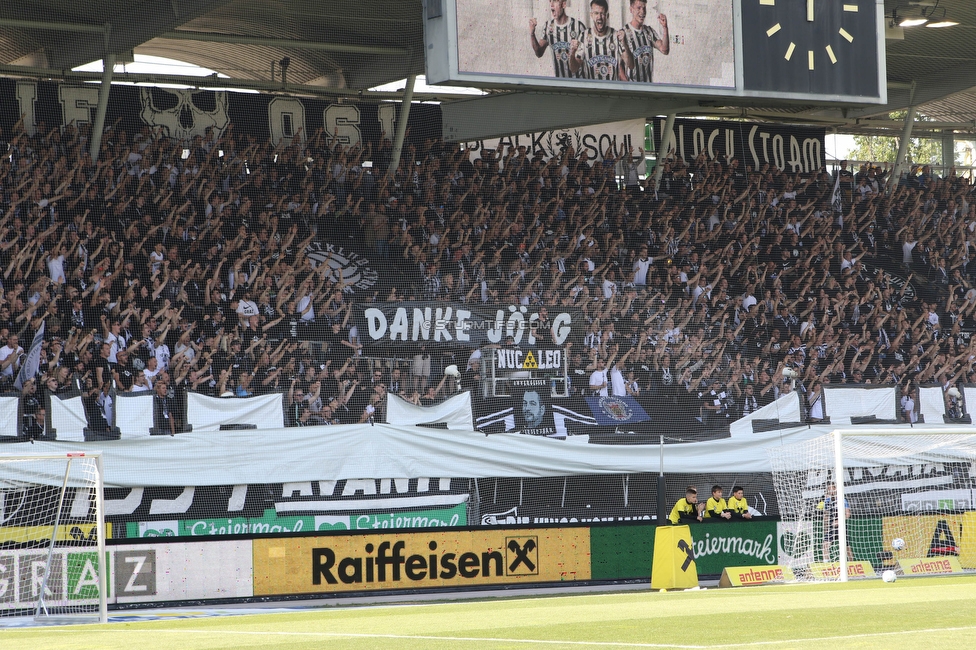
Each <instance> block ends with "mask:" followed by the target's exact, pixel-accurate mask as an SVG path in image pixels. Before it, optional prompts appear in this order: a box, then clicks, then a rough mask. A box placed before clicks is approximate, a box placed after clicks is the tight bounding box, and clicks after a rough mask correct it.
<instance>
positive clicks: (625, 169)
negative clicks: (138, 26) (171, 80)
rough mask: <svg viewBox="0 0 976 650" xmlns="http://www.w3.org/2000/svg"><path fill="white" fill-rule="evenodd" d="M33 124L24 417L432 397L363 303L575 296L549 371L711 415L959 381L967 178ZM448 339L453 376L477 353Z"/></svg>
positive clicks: (435, 394) (20, 323)
mask: <svg viewBox="0 0 976 650" xmlns="http://www.w3.org/2000/svg"><path fill="white" fill-rule="evenodd" d="M38 127H39V128H38V129H37V133H36V134H35V135H28V134H26V133H24V132H23V130H22V129H21V128H20V125H18V126H17V127H16V128H15V129H14V131H13V132H12V133H10V134H7V135H6V137H3V138H2V140H4V141H5V142H2V143H0V148H5V149H6V152H7V153H6V155H5V156H4V157H3V158H2V159H0V214H2V219H0V273H2V274H3V275H2V278H0V281H2V288H3V291H2V295H0V337H2V338H3V339H4V340H5V341H6V344H5V345H4V346H3V347H0V390H3V391H11V390H14V380H15V378H16V377H17V374H18V371H19V369H20V366H21V364H22V363H23V362H24V360H25V354H24V348H25V347H27V346H28V345H29V343H30V341H31V339H32V337H33V336H34V333H35V332H36V331H37V330H38V329H39V328H40V327H41V325H42V323H43V324H44V327H45V330H44V347H43V352H42V357H41V363H40V368H39V370H38V372H37V374H36V376H35V377H33V378H30V379H29V380H28V381H27V382H26V383H25V384H24V386H23V390H22V396H23V399H22V403H23V410H24V413H25V414H27V415H30V414H33V413H35V412H36V411H37V409H38V408H39V407H40V406H41V405H43V404H44V396H45V393H47V392H50V393H61V392H67V391H71V390H80V391H81V393H82V395H83V396H84V398H85V400H86V405H87V408H88V411H89V420H90V421H93V420H98V418H100V417H107V419H109V420H110V419H111V418H110V412H111V400H112V397H111V395H112V393H113V390H117V391H140V390H146V391H153V392H154V393H155V394H156V395H157V396H158V397H159V399H160V400H162V401H163V406H164V408H166V409H170V410H172V408H171V407H170V406H167V404H169V403H168V402H165V400H167V399H169V400H173V399H174V397H175V396H177V395H179V393H180V391H184V390H194V391H199V392H203V393H207V394H211V395H214V396H247V395H252V394H262V393H268V392H273V391H279V392H283V393H285V404H286V410H287V412H288V418H289V422H290V423H291V424H295V425H304V424H322V423H339V422H341V423H348V422H360V421H366V420H367V419H370V418H373V417H377V418H378V417H382V409H383V403H384V398H385V395H386V392H387V391H388V390H390V391H393V392H395V393H398V394H401V395H402V396H404V397H406V398H408V399H411V400H412V401H415V402H417V403H425V402H430V401H433V400H436V399H438V398H439V397H442V396H443V394H444V392H445V391H446V390H450V387H449V386H446V385H445V382H443V381H441V382H440V384H438V385H437V386H432V385H428V381H429V377H430V375H431V373H430V364H429V353H430V351H429V350H424V351H419V354H417V352H418V351H415V350H414V351H405V353H404V354H405V355H407V356H413V355H415V354H417V356H416V357H415V358H414V359H413V360H412V361H411V362H409V363H405V364H403V365H398V364H396V363H382V364H378V363H372V362H370V361H367V360H365V358H364V357H363V355H364V354H367V355H368V354H369V352H370V351H369V350H364V349H363V346H362V344H361V342H360V340H359V338H358V336H357V332H356V330H355V328H354V327H353V325H354V323H352V322H350V315H351V313H352V303H353V301H357V302H364V301H370V300H380V301H382V300H389V301H396V300H403V299H418V300H445V301H447V300H450V301H468V302H477V301H480V302H484V303H501V304H518V303H521V304H527V305H549V306H557V305H562V306H569V305H572V306H575V307H577V308H579V309H580V310H581V311H582V313H583V315H584V316H585V318H586V319H587V322H588V329H587V332H586V333H585V336H583V337H580V338H578V339H577V340H576V341H575V342H574V344H573V345H572V347H571V351H570V359H571V363H570V376H571V379H572V391H573V394H575V395H582V394H589V392H590V390H591V389H590V385H591V384H592V376H593V375H594V374H595V373H601V372H602V373H606V376H605V381H604V384H605V386H606V388H604V389H603V390H607V391H609V392H612V393H617V394H630V395H635V396H640V397H641V399H642V400H649V401H652V402H653V403H654V404H655V405H656V406H657V407H658V408H659V409H660V410H663V411H667V410H668V409H687V408H688V407H691V408H692V409H694V410H697V409H698V408H701V413H702V417H703V418H705V419H707V420H710V421H715V420H719V421H721V420H727V419H732V418H735V417H739V416H740V415H742V414H745V413H749V412H752V411H754V410H755V409H757V408H759V407H761V406H763V405H764V404H767V403H769V402H771V401H772V400H774V399H776V398H778V397H780V396H782V395H783V394H785V393H787V392H789V391H791V390H798V391H800V392H801V393H802V397H803V403H804V404H805V405H806V406H807V407H808V408H809V414H810V416H811V417H812V418H814V419H816V418H818V417H821V416H822V408H820V407H819V404H820V403H821V402H820V393H821V387H822V385H823V384H825V383H871V384H898V385H900V386H901V387H902V389H903V391H905V392H909V393H910V391H911V388H912V386H914V385H916V384H918V383H925V382H937V383H942V384H946V385H949V384H953V383H955V382H960V381H976V374H974V368H973V360H974V358H976V356H974V355H976V352H974V347H976V339H972V340H971V339H969V338H968V332H969V331H970V329H971V327H972V326H973V325H974V322H973V321H974V319H976V316H974V311H976V289H974V287H973V281H974V275H976V264H973V265H971V264H970V251H971V247H972V246H973V244H974V242H976V199H974V196H973V192H974V186H973V185H972V184H971V182H970V180H969V179H966V178H962V177H959V176H956V175H955V174H954V173H950V174H948V175H947V176H946V177H945V178H939V177H937V176H935V175H933V174H932V173H931V171H930V170H929V169H928V168H923V169H919V170H915V169H913V170H912V172H911V173H909V174H907V175H904V176H902V177H901V178H899V179H891V178H889V177H888V172H887V168H880V167H861V168H860V169H859V170H849V169H848V168H847V166H846V164H845V165H841V167H840V169H839V171H838V172H837V173H836V174H835V175H830V174H828V173H827V172H826V171H821V172H816V173H811V174H801V173H793V172H790V171H786V172H781V171H779V170H778V169H776V168H769V167H766V166H764V167H763V168H762V169H749V168H747V167H745V166H743V165H741V164H739V162H738V161H737V160H732V161H709V160H707V159H706V158H705V157H704V155H703V156H702V157H699V158H698V159H696V160H692V161H689V162H687V163H686V162H683V161H681V160H674V159H671V160H668V161H666V162H664V165H663V174H662V176H661V179H660V185H659V188H658V189H657V190H655V182H654V179H652V178H647V179H642V178H641V174H640V173H639V172H640V167H642V166H643V152H641V151H636V152H635V151H630V152H627V155H624V156H622V159H621V160H617V159H615V158H614V154H613V153H612V152H607V154H606V155H605V156H604V157H603V159H601V160H596V161H595V160H592V159H589V158H588V156H587V154H586V152H575V151H573V150H571V149H570V150H566V151H564V152H563V153H562V155H560V156H556V157H553V158H550V159H548V160H546V159H544V158H543V157H542V156H538V155H537V156H535V157H532V156H530V155H528V154H527V153H526V151H525V149H524V147H521V148H518V149H506V150H503V151H502V150H499V151H490V150H489V151H482V152H480V154H478V155H472V153H471V152H469V151H467V150H465V149H464V148H463V147H459V146H457V145H447V144H445V143H442V142H439V141H433V140H428V141H426V142H424V143H423V144H415V145H409V146H407V147H405V149H404V151H403V156H402V159H401V162H400V166H399V168H398V169H397V170H396V171H395V173H393V174H388V173H387V172H388V169H387V167H388V165H389V161H390V158H391V155H390V154H391V145H390V143H389V141H387V140H385V141H383V143H382V144H381V145H379V146H378V147H377V149H376V150H373V148H372V147H370V146H366V147H363V148H359V147H356V148H351V149H347V148H343V147H340V146H331V144H330V142H331V140H330V138H329V137H328V134H326V133H324V132H322V131H319V132H316V133H312V134H309V136H308V137H307V138H306V139H304V140H301V139H300V138H298V137H296V138H295V140H294V141H292V142H283V143H282V144H280V145H278V146H275V145H274V144H271V143H267V142H258V141H256V140H255V138H254V137H252V136H250V135H248V134H242V133H238V132H237V131H235V130H234V129H233V127H228V128H227V129H226V130H225V131H224V132H223V133H222V134H218V133H216V132H212V131H211V132H208V134H207V135H206V136H204V137H196V138H194V139H193V140H192V141H188V142H179V141H176V140H173V139H170V138H167V137H162V136H161V135H160V133H159V132H158V131H154V130H151V129H150V128H149V127H146V128H144V129H143V130H142V131H141V132H139V133H126V132H124V131H123V130H121V129H120V128H119V127H118V126H116V127H115V128H110V129H108V130H107V131H106V133H105V136H104V146H103V152H102V155H101V156H100V158H99V160H97V161H93V160H92V159H91V158H90V156H89V155H88V154H87V153H86V150H87V148H88V131H87V127H85V126H83V127H82V128H81V129H76V128H74V127H73V126H71V125H69V126H67V127H65V128H63V129H62V128H53V129H52V128H49V127H46V126H45V125H43V124H40V125H38ZM366 161H371V162H372V166H369V165H366V164H364V162H366ZM889 185H891V187H889ZM315 241H319V242H330V243H338V244H346V245H350V244H354V245H357V246H365V247H367V248H368V249H369V251H371V255H372V259H374V260H377V262H378V263H379V264H381V265H383V266H382V268H383V271H384V272H383V273H382V275H383V276H384V277H387V278H390V280H389V281H388V283H387V285H385V286H383V285H382V283H381V285H378V287H379V288H380V289H381V290H380V291H379V292H377V293H374V294H366V295H364V294H363V292H362V291H358V292H354V291H352V287H349V286H347V285H345V284H344V281H343V279H342V276H341V273H340V272H337V271H335V270H334V269H333V267H332V266H330V265H329V264H323V263H316V261H315V260H314V259H313V258H312V257H310V255H309V252H310V250H311V248H310V245H311V244H312V243H313V242H315ZM926 297H928V299H926ZM308 332H315V336H311V337H310V336H303V333H308ZM309 338H314V339H316V340H314V341H309V340H305V339H309ZM540 345H541V346H542V347H544V346H545V340H543V341H542V342H541V344H540ZM458 360H459V361H458V363H460V364H462V365H461V367H462V368H464V367H465V366H467V367H466V371H465V373H464V381H465V383H466V384H467V385H468V386H472V385H473V384H474V383H475V382H477V380H478V378H479V373H480V369H479V367H478V365H477V362H476V361H471V362H468V352H466V351H465V352H463V353H462V352H461V351H458ZM425 362H426V373H425V372H424V368H425ZM418 368H419V369H420V370H419V371H418V370H417V369H418ZM784 369H789V370H787V371H786V374H784ZM791 371H795V375H796V378H795V381H793V380H792V378H791V377H790V376H789V375H793V374H794V372H791ZM434 376H435V377H436V374H435V375H434ZM113 380H114V381H113ZM173 408H175V407H173Z"/></svg>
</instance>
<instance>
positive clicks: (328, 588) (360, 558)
mask: <svg viewBox="0 0 976 650" xmlns="http://www.w3.org/2000/svg"><path fill="white" fill-rule="evenodd" d="M253 549H254V595H255V596H273V595H284V594H306V593H332V592H339V591H369V590H378V589H384V590H385V589H417V588H424V587H466V586H469V585H488V584H497V585H502V584H515V583H519V584H526V583H541V582H574V581H582V580H589V579H590V531H589V529H588V528H566V529H550V530H545V529H528V530H508V531H505V530H486V531H480V530H479V531H449V532H448V531H445V532H443V533H438V532H435V531H428V532H424V533H400V534H369V535H329V536H309V537H295V538H286V539H256V540H254V541H253Z"/></svg>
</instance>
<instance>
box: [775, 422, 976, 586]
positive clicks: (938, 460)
mask: <svg viewBox="0 0 976 650" xmlns="http://www.w3.org/2000/svg"><path fill="white" fill-rule="evenodd" d="M768 453H769V459H770V464H771V465H772V470H773V483H774V486H775V490H776V497H777V500H778V502H779V510H780V517H781V520H782V524H781V530H780V535H779V538H780V547H781V548H780V558H781V561H783V562H784V563H785V564H787V565H788V566H789V568H791V569H792V570H793V572H794V574H795V575H796V577H797V579H799V580H840V581H845V580H847V579H848V578H852V577H873V576H880V575H883V573H884V572H885V571H889V570H890V571H893V572H894V575H895V576H901V575H926V574H933V573H955V572H959V571H966V570H972V569H976V552H974V551H976V549H973V548H972V547H973V544H972V543H969V544H967V543H966V540H965V538H964V535H965V534H967V531H971V530H972V527H973V526H974V525H976V507H974V502H976V432H974V431H972V430H969V431H960V430H953V429H947V428H942V429H936V428H933V429H929V430H926V429H911V430H897V429H892V430H884V429H864V430H857V429H854V430H838V431H834V432H832V433H830V434H827V435H824V436H820V437H818V438H814V439H811V440H808V441H805V442H800V443H795V444H791V445H784V446H782V447H777V448H772V449H769V450H768ZM968 534H969V535H970V536H971V535H972V533H971V532H968Z"/></svg>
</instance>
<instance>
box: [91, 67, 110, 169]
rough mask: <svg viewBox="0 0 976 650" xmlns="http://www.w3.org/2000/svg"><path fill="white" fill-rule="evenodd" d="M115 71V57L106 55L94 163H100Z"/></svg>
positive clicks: (93, 134) (94, 135) (94, 134)
mask: <svg viewBox="0 0 976 650" xmlns="http://www.w3.org/2000/svg"><path fill="white" fill-rule="evenodd" d="M114 70H115V55H114V54H106V55H105V61H104V64H103V66H102V86H101V88H99V89H98V106H97V107H96V108H95V123H94V124H93V125H92V132H91V143H90V144H91V148H90V150H89V153H90V154H91V158H92V162H98V154H99V152H100V151H101V148H102V133H103V132H104V131H105V113H106V112H107V111H108V96H109V94H110V93H111V92H112V72H113V71H114Z"/></svg>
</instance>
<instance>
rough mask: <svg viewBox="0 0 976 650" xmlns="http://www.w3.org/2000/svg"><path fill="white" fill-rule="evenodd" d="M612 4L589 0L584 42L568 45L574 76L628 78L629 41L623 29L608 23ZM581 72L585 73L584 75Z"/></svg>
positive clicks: (611, 79) (613, 79) (572, 42)
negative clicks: (625, 60) (587, 24)
mask: <svg viewBox="0 0 976 650" xmlns="http://www.w3.org/2000/svg"><path fill="white" fill-rule="evenodd" d="M609 14H610V7H609V5H608V4H607V0H590V20H591V22H592V23H593V26H592V27H590V29H588V30H587V31H586V36H585V38H584V42H582V43H581V42H580V41H578V40H573V41H571V42H570V44H569V69H570V71H572V72H573V74H574V75H575V76H582V77H583V78H584V79H595V80H599V81H627V70H626V69H625V67H624V59H625V57H626V54H625V50H626V49H627V40H626V38H625V34H624V30H622V29H621V30H614V29H613V28H612V27H610V25H608V24H607V17H608V16H609ZM581 71H582V74H581Z"/></svg>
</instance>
